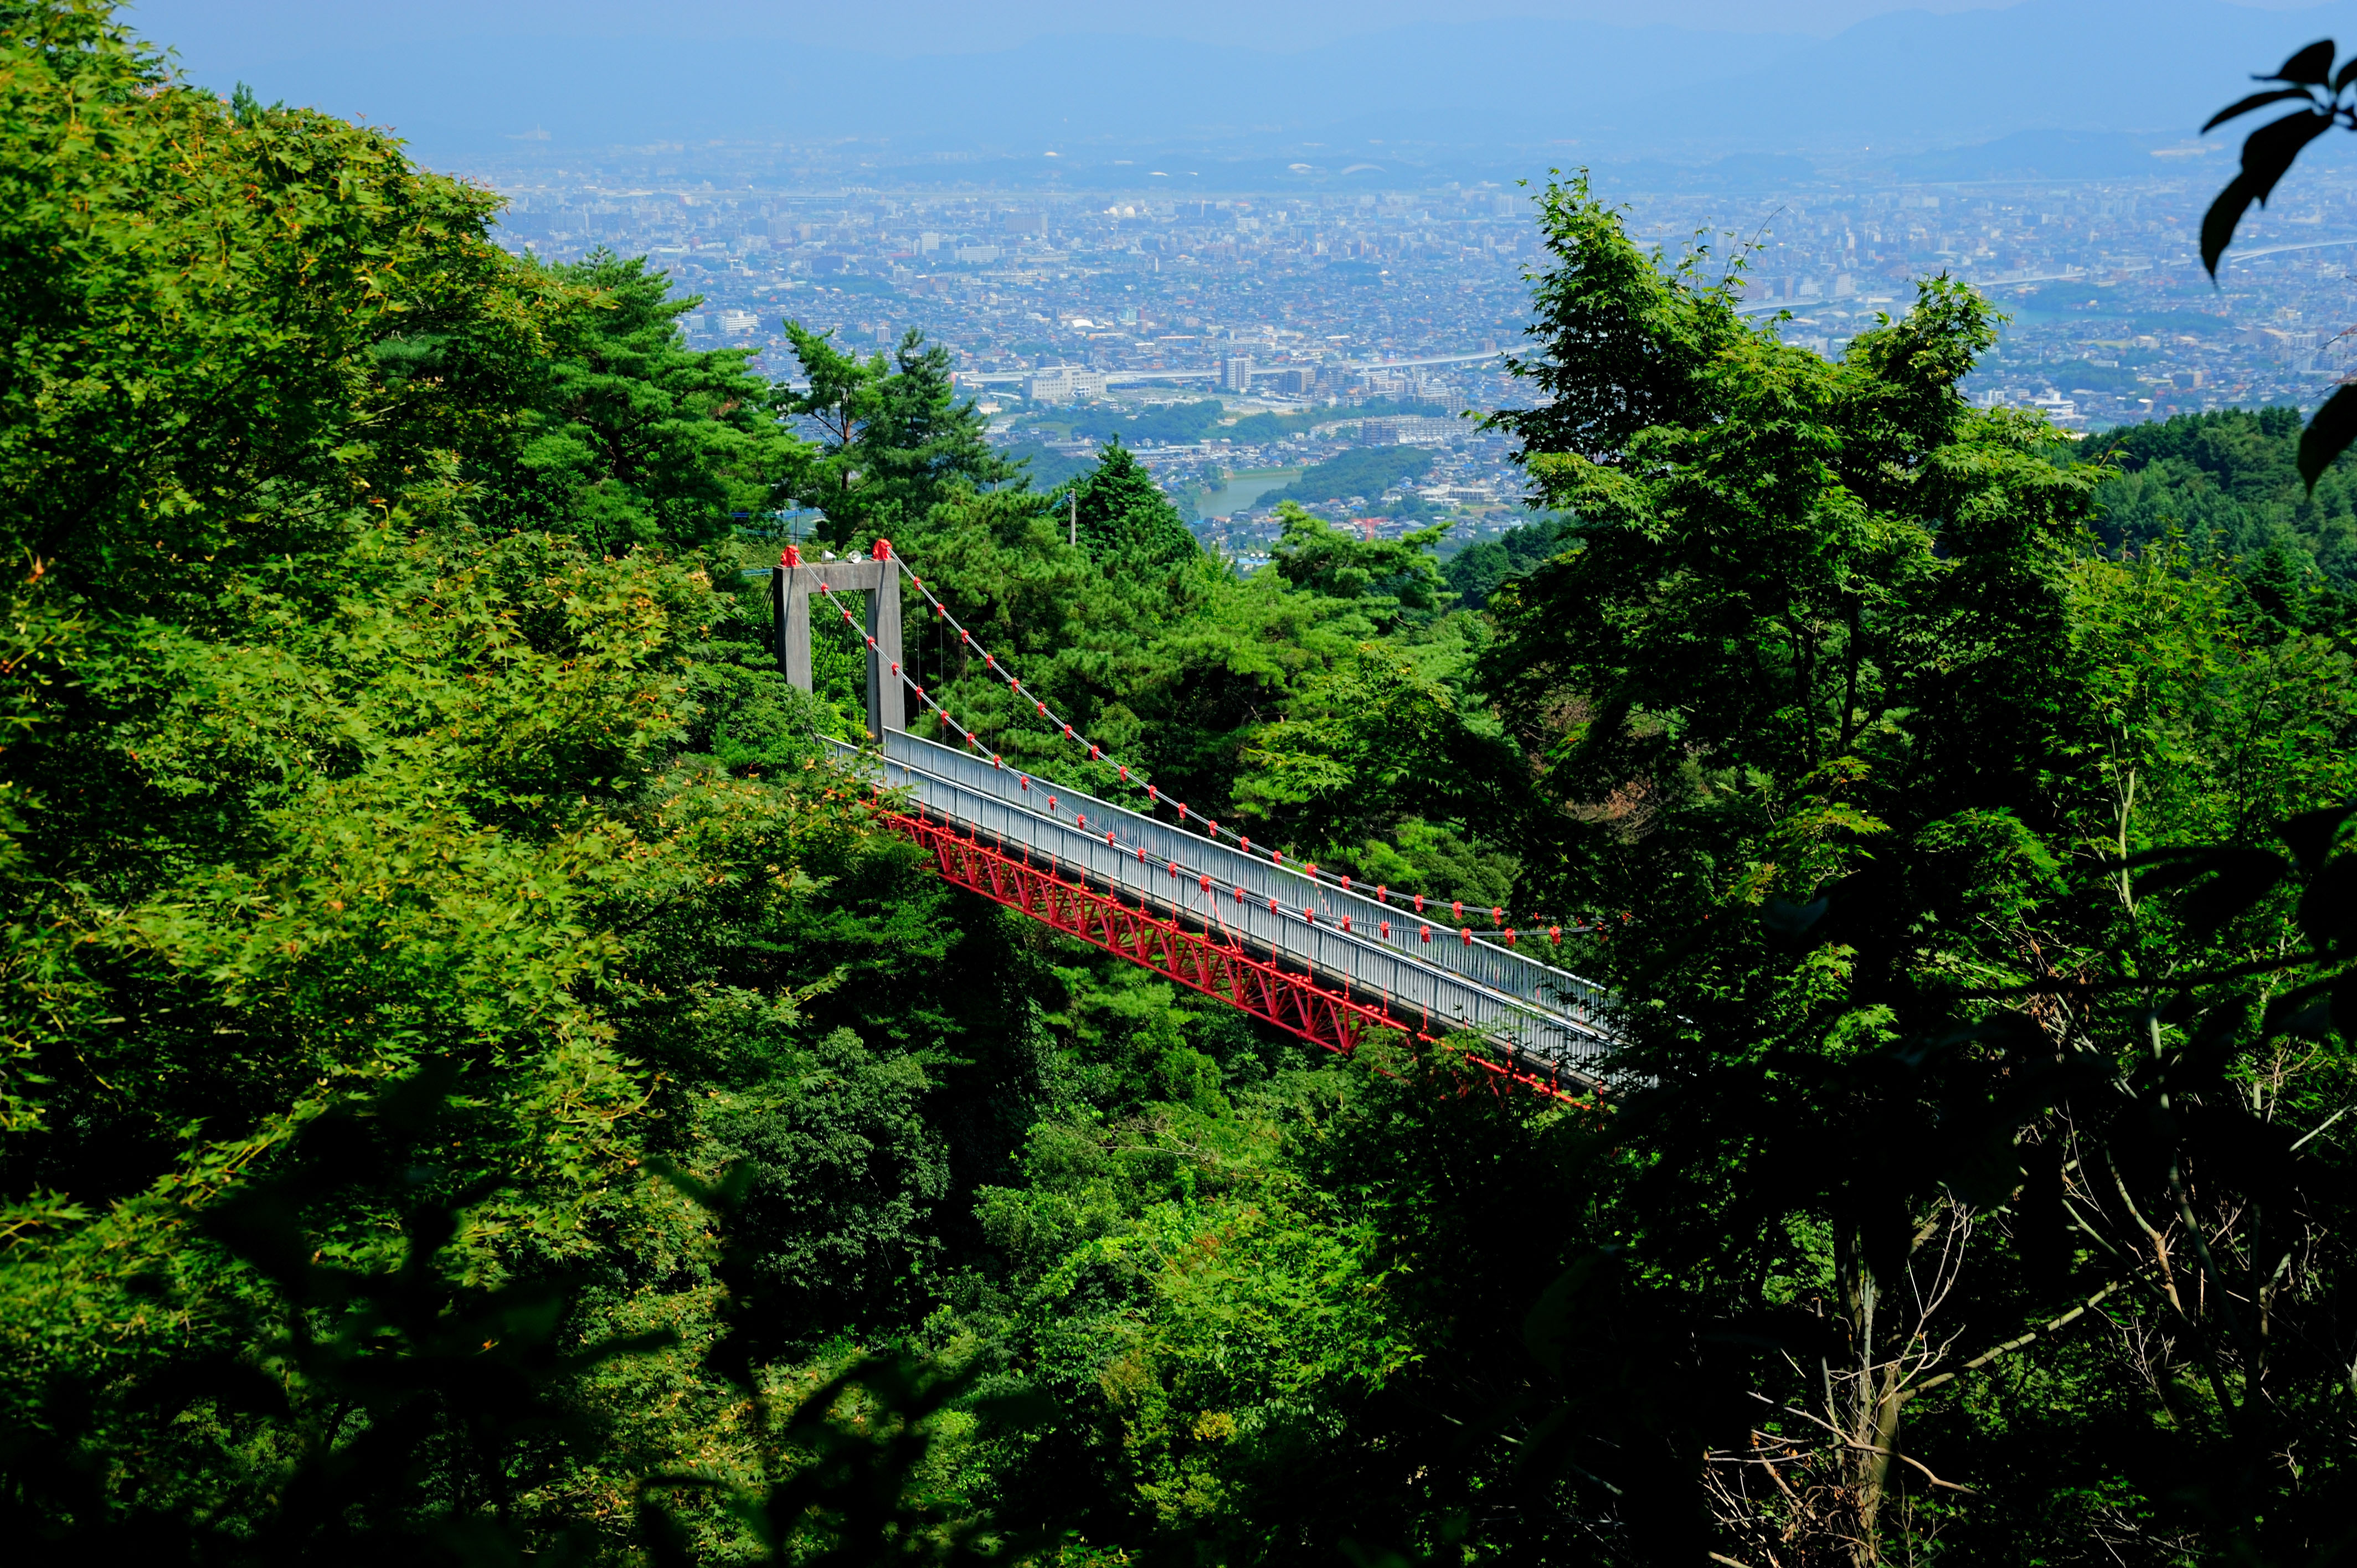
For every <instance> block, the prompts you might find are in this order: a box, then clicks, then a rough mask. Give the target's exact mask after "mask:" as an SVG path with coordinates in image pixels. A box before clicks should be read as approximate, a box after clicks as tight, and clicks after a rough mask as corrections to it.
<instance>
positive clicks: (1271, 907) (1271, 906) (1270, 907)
mask: <svg viewBox="0 0 2357 1568" xmlns="http://www.w3.org/2000/svg"><path fill="white" fill-rule="evenodd" d="M1268 912H1269V913H1270V914H1272V915H1274V914H1275V913H1276V900H1275V899H1274V898H1272V899H1270V900H1269V901H1268Z"/></svg>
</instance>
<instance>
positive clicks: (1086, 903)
mask: <svg viewBox="0 0 2357 1568" xmlns="http://www.w3.org/2000/svg"><path fill="white" fill-rule="evenodd" d="M877 814H878V815H879V816H880V817H881V818H882V819H883V821H884V822H885V824H886V825H887V826H888V828H889V829H890V830H891V831H892V832H896V833H898V834H899V835H900V836H901V837H903V838H905V839H908V840H909V842H910V843H915V844H917V845H918V846H919V847H920V848H922V849H923V850H924V851H925V852H926V853H927V854H930V855H931V857H932V860H933V865H934V866H935V868H936V869H938V870H939V871H940V872H941V874H942V876H943V877H944V878H945V879H947V880H948V881H951V882H953V883H955V884H957V886H960V887H964V888H969V889H971V890H973V891H974V892H976V893H979V894H981V895H982V896H983V897H985V898H988V899H991V900H993V901H994V902H996V903H1000V904H1004V905H1006V907H1007V908H1010V909H1020V910H1021V911H1023V913H1025V914H1026V915H1028V916H1030V917H1031V918H1033V919H1035V920H1039V921H1040V922H1042V923H1043V924H1046V925H1049V926H1052V927H1053V928H1055V929H1057V930H1060V931H1062V932H1064V933H1065V934H1067V935H1069V936H1074V937H1078V938H1080V939H1081V940H1082V941H1084V942H1088V943H1091V944H1092V945H1094V946H1096V947H1100V948H1103V950H1105V951H1107V952H1109V953H1112V954H1114V955H1115V956H1116V957H1119V958H1123V959H1126V960H1128V961H1130V962H1131V963H1134V964H1136V965H1138V966H1140V967H1141V968H1144V969H1150V970H1152V971H1154V972H1156V973H1157V974H1161V975H1166V976H1168V978H1170V979H1172V980H1175V981H1177V982H1178V983H1179V984H1181V985H1184V986H1188V987H1189V988H1190V989H1192V990H1196V991H1200V992H1201V993H1203V994H1204V995H1206V996H1215V997H1217V998H1219V999H1220V1000H1221V1001H1222V1002H1224V1003H1227V1004H1229V1005H1230V1006H1232V1007H1239V1008H1242V1009H1243V1011H1244V1012H1247V1013H1249V1014H1251V1015H1253V1016H1254V1017H1255V1018H1260V1019H1264V1020H1265V1021H1267V1022H1268V1023H1271V1024H1274V1025H1275V1026H1277V1027H1278V1028H1280V1029H1283V1030H1285V1031H1286V1032H1287V1033H1289V1034H1294V1035H1298V1036H1300V1037H1301V1038H1303V1039H1305V1040H1308V1041H1311V1042H1313V1043H1315V1044H1317V1045H1320V1046H1323V1047H1326V1048H1327V1049H1328V1050H1329V1051H1335V1052H1338V1053H1340V1054H1341V1055H1343V1056H1348V1055H1350V1054H1351V1052H1352V1051H1353V1050H1354V1049H1356V1048H1357V1047H1358V1044H1359V1042H1360V1040H1361V1039H1362V1038H1363V1037H1364V1036H1366V1035H1367V1034H1368V1033H1369V1032H1370V1031H1371V1030H1376V1029H1387V1030H1396V1031H1398V1032H1399V1033H1401V1034H1404V1035H1412V1036H1415V1037H1416V1038H1418V1039H1422V1040H1427V1041H1431V1042H1433V1043H1435V1044H1448V1042H1445V1041H1443V1040H1441V1039H1440V1037H1439V1036H1435V1035H1431V1034H1428V1033H1426V1031H1425V1030H1424V1029H1423V1028H1422V1027H1420V1026H1418V1025H1417V1024H1416V1023H1415V1022H1413V1021H1408V1022H1404V1021H1402V1020H1401V1019H1399V1018H1396V1017H1394V1016H1393V1015H1392V1013H1391V1010H1390V1004H1389V1002H1388V1001H1387V1000H1386V999H1385V998H1383V997H1382V996H1379V995H1378V996H1372V997H1370V998H1367V999H1361V997H1358V996H1354V995H1352V994H1351V993H1350V991H1349V989H1348V988H1347V987H1330V986H1324V985H1320V984H1318V983H1317V980H1316V979H1315V978H1314V977H1313V976H1311V975H1308V974H1297V973H1295V972H1291V971H1288V970H1286V969H1283V968H1280V967H1279V966H1278V965H1276V964H1275V963H1273V962H1271V961H1268V960H1266V959H1265V958H1259V957H1255V956H1254V955H1253V954H1252V953H1250V952H1247V951H1246V950H1244V948H1243V945H1242V944H1240V943H1238V942H1237V941H1236V940H1234V939H1233V938H1232V937H1231V936H1229V935H1227V934H1226V933H1225V932H1221V931H1214V930H1210V929H1189V928H1188V927H1187V926H1186V925H1184V924H1183V923H1182V922H1180V921H1179V920H1178V919H1176V918H1169V919H1166V918H1160V917H1157V916H1156V915H1154V914H1152V913H1151V912H1149V911H1148V910H1147V909H1146V908H1145V907H1144V906H1142V905H1141V906H1140V907H1138V908H1131V907H1130V906H1128V905H1126V904H1124V903H1122V902H1121V901H1120V900H1119V899H1117V898H1115V897H1113V896H1112V895H1110V894H1107V893H1101V892H1098V891H1096V890H1095V889H1093V888H1092V887H1089V886H1086V885H1085V884H1084V883H1082V882H1080V881H1077V880H1071V879H1067V878H1066V877H1065V876H1064V875H1061V874H1060V872H1059V871H1058V869H1057V868H1056V867H1055V866H1053V865H1049V866H1048V867H1046V868H1045V869H1042V868H1041V867H1039V866H1036V865H1030V864H1028V862H1027V861H1026V860H1025V859H1023V858H1020V857H1018V856H1016V855H1010V854H1005V853H1002V852H1001V851H1000V850H997V849H995V848H992V847H991V846H990V845H988V844H985V843H983V842H982V841H981V839H980V837H979V836H978V835H977V834H975V833H974V832H972V831H971V830H969V829H963V828H961V827H959V826H958V825H957V824H955V823H948V822H933V821H931V820H930V819H929V818H922V817H912V816H909V815H906V814H904V813H901V812H898V811H888V810H879V811H878V813H877ZM1463 1056H1464V1059H1465V1060H1467V1061H1468V1062H1469V1063H1471V1064H1473V1065H1475V1066H1477V1067H1480V1068H1482V1069H1485V1070H1487V1071H1489V1072H1490V1073H1491V1074H1493V1075H1495V1077H1496V1078H1497V1079H1499V1080H1500V1081H1501V1083H1504V1082H1512V1083H1520V1084H1523V1085H1526V1086H1528V1087H1529V1088H1532V1089H1535V1090H1539V1091H1541V1092H1542V1093H1544V1094H1548V1095H1552V1096H1554V1097H1555V1098H1557V1099H1561V1100H1571V1099H1574V1098H1575V1096H1574V1095H1573V1094H1572V1092H1570V1091H1569V1090H1566V1089H1565V1088H1564V1087H1563V1085H1562V1084H1561V1083H1560V1082H1559V1081H1557V1080H1555V1079H1552V1078H1551V1077H1549V1076H1548V1075H1545V1074H1543V1073H1540V1072H1537V1071H1534V1070H1533V1069H1530V1068H1528V1067H1525V1066H1523V1064H1521V1063H1519V1062H1515V1061H1512V1060H1501V1059H1499V1058H1496V1057H1493V1056H1491V1055H1490V1054H1489V1053H1488V1052H1486V1051H1481V1050H1468V1051H1465V1052H1463Z"/></svg>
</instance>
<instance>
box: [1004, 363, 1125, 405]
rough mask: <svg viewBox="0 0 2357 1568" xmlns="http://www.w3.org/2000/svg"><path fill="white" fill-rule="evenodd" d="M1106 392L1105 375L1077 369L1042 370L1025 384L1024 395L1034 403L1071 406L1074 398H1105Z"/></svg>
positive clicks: (1051, 367)
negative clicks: (1066, 404) (1067, 404)
mask: <svg viewBox="0 0 2357 1568" xmlns="http://www.w3.org/2000/svg"><path fill="white" fill-rule="evenodd" d="M1104 391H1105V379H1104V372H1103V371H1084V370H1082V369H1081V368H1080V367H1079V366H1077V365H1049V366H1043V367H1041V368H1040V369H1039V370H1037V371H1032V372H1031V374H1030V375H1029V376H1028V377H1026V378H1025V379H1024V381H1023V395H1024V396H1025V397H1028V398H1029V399H1031V400H1032V401H1033V402H1034V403H1070V402H1071V401H1072V400H1073V399H1074V398H1082V397H1103V396H1104Z"/></svg>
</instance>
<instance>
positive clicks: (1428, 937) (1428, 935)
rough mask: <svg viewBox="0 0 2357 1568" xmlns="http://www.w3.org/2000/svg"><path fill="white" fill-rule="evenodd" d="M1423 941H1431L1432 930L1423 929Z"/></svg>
mask: <svg viewBox="0 0 2357 1568" xmlns="http://www.w3.org/2000/svg"><path fill="white" fill-rule="evenodd" d="M1424 940H1426V941H1430V940H1432V928H1431V927H1430V926H1426V927H1425V928H1424Z"/></svg>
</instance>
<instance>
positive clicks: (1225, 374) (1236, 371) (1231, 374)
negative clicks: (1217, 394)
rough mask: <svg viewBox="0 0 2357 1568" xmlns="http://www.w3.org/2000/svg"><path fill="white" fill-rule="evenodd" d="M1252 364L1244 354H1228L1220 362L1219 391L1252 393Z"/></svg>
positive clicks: (1250, 359) (1249, 357)
mask: <svg viewBox="0 0 2357 1568" xmlns="http://www.w3.org/2000/svg"><path fill="white" fill-rule="evenodd" d="M1252 379H1253V362H1252V358H1251V356H1249V355H1246V354H1228V355H1224V356H1222V358H1221V360H1220V390H1221V391H1222V392H1250V391H1252Z"/></svg>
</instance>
